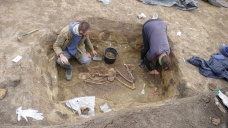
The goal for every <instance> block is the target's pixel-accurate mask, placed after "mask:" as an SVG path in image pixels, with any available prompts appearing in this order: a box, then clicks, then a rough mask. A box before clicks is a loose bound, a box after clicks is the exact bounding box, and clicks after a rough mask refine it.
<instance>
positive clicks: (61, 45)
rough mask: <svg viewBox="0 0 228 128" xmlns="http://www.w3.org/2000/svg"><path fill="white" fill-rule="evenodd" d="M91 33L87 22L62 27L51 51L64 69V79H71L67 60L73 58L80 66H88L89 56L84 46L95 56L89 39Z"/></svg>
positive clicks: (70, 67)
mask: <svg viewBox="0 0 228 128" xmlns="http://www.w3.org/2000/svg"><path fill="white" fill-rule="evenodd" d="M90 33H91V30H90V25H89V24H88V23H87V22H81V23H80V22H72V23H70V25H67V26H66V27H64V28H63V29H62V30H61V32H60V34H59V35H58V37H57V39H56V41H55V43H54V44H53V49H54V51H55V53H56V55H57V56H58V59H57V63H58V64H59V65H60V66H61V67H63V68H65V69H66V79H67V80H71V79H72V69H73V67H72V65H71V64H70V62H69V59H70V58H72V57H75V58H76V59H77V60H78V62H79V63H80V64H82V65H89V64H90V62H91V55H90V54H89V53H88V52H87V51H86V49H85V46H88V47H89V49H90V50H91V51H92V52H93V55H97V52H96V51H95V50H94V48H93V44H92V43H91V41H90V39H89V34H90Z"/></svg>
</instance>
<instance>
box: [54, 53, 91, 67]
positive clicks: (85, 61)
mask: <svg viewBox="0 0 228 128" xmlns="http://www.w3.org/2000/svg"><path fill="white" fill-rule="evenodd" d="M63 55H64V56H65V57H66V58H67V59H68V63H67V64H63V63H62V61H61V59H60V57H58V59H57V63H58V64H59V65H60V66H61V67H63V68H65V69H69V70H72V65H71V64H70V62H69V59H70V58H72V57H74V56H72V55H71V54H70V53H69V52H68V51H66V50H64V51H63ZM87 55H88V57H87ZM87 55H86V50H84V52H83V54H82V56H81V57H80V59H79V60H78V61H79V63H80V64H82V65H89V64H90V62H91V55H90V54H89V53H87Z"/></svg>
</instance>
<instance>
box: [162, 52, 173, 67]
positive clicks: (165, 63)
mask: <svg viewBox="0 0 228 128" xmlns="http://www.w3.org/2000/svg"><path fill="white" fill-rule="evenodd" d="M162 68H163V69H164V70H170V68H171V60H170V58H169V56H168V55H166V56H163V57H162Z"/></svg>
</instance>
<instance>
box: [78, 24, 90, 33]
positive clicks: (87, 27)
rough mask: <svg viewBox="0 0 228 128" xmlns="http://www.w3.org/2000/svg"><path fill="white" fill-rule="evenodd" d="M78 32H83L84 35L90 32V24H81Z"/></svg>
mask: <svg viewBox="0 0 228 128" xmlns="http://www.w3.org/2000/svg"><path fill="white" fill-rule="evenodd" d="M78 30H79V31H82V32H83V33H84V32H86V31H87V30H90V25H89V23H88V22H81V23H80V24H79V26H78Z"/></svg>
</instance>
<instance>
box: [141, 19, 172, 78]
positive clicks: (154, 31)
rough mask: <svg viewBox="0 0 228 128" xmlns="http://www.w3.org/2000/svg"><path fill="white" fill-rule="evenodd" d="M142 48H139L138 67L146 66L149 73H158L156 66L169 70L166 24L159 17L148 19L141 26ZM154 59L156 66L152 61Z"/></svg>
mask: <svg viewBox="0 0 228 128" xmlns="http://www.w3.org/2000/svg"><path fill="white" fill-rule="evenodd" d="M142 35H143V49H142V50H141V64H140V67H142V68H143V67H144V66H145V65H146V67H147V68H148V70H149V73H150V74H155V75H158V74H159V72H158V67H159V65H161V66H162V68H163V69H164V70H169V69H170V66H171V60H170V58H169V54H170V47H169V42H168V37H167V25H166V24H165V23H164V22H163V21H162V20H160V19H151V20H148V21H147V22H146V23H145V24H144V25H143V28H142ZM154 61H156V66H153V62H154Z"/></svg>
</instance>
